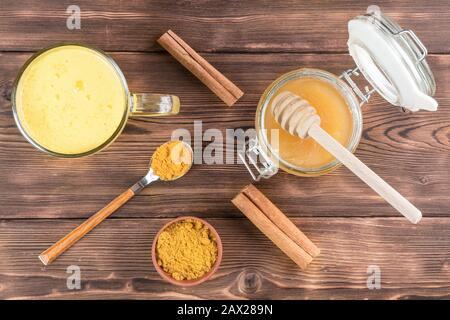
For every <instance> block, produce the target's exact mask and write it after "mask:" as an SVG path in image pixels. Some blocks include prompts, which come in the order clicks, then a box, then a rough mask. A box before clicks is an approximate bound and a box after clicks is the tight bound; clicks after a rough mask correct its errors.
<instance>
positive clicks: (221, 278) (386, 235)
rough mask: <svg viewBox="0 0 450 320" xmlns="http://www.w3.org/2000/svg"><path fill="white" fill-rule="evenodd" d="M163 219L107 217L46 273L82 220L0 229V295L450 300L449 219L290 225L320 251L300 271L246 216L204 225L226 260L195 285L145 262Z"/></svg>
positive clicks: (9, 223) (16, 223)
mask: <svg viewBox="0 0 450 320" xmlns="http://www.w3.org/2000/svg"><path fill="white" fill-rule="evenodd" d="M165 222H167V219H109V220H106V221H105V222H104V223H103V224H102V225H101V226H99V227H98V228H96V229H95V230H93V231H92V232H91V233H90V234H89V235H87V236H86V237H85V238H83V240H82V241H80V242H78V243H77V244H76V245H75V246H74V247H73V248H72V250H70V251H68V252H66V253H65V254H64V255H62V256H61V257H60V258H59V259H58V260H56V261H55V262H54V263H53V264H52V265H51V266H47V267H43V266H42V264H41V262H40V261H39V260H38V259H37V255H38V254H39V252H40V251H41V250H42V249H43V248H45V247H47V246H48V245H49V244H51V243H52V242H53V241H55V240H56V239H58V237H59V235H60V234H62V233H65V232H67V231H68V230H71V229H72V228H73V227H75V226H76V225H77V224H79V223H80V220H64V219H59V220H28V221H27V220H4V221H1V223H0V243H2V249H1V250H0V284H1V286H0V298H3V299H24V298H46V299H60V298H67V299H71V298H80V299H81V298H85V299H88V298H91V299H92V298H123V297H127V298H139V299H145V298H157V299H167V298H194V299H197V298H215V299H219V298H225V299H228V298H230V299H247V298H255V299H256V298H279V299H293V298H296V299H317V298H323V299H343V298H354V299H365V298H372V299H374V298H383V299H384V298H386V299H411V298H418V297H424V296H427V297H435V298H447V299H448V298H450V284H449V282H448V279H449V278H450V267H449V266H450V264H449V263H450V260H449V256H448V252H450V242H449V241H448V234H449V230H450V222H449V219H447V218H425V219H424V220H423V221H422V222H421V224H419V225H417V226H413V225H412V224H410V223H408V222H406V221H405V220H404V219H403V218H355V219H346V218H334V219H329V218H302V219H295V220H294V222H295V223H296V225H297V226H298V227H299V228H301V229H302V230H303V231H304V232H305V233H306V234H307V235H308V237H310V238H311V239H312V240H313V241H314V242H315V243H317V244H318V245H319V246H320V248H322V253H321V254H320V255H319V256H318V257H317V258H315V259H314V261H313V262H312V263H311V264H310V265H309V267H308V269H307V270H306V271H303V272H302V271H300V270H299V268H298V266H297V265H295V264H294V263H293V262H292V261H291V260H290V259H289V258H287V257H286V256H285V255H284V254H283V253H282V252H281V251H280V250H279V249H278V248H276V247H275V246H274V245H273V244H272V243H271V242H270V241H269V240H268V239H267V238H266V237H265V236H263V235H262V234H261V233H260V232H259V230H257V229H256V227H255V226H253V225H252V224H251V223H250V222H249V221H247V220H246V219H208V222H210V223H211V224H212V225H213V226H214V228H216V229H217V231H218V232H219V233H220V235H221V238H222V242H223V247H224V254H223V260H222V263H221V267H220V268H219V270H218V271H217V273H216V274H215V275H214V277H213V278H212V279H211V280H209V281H207V282H205V283H204V284H202V285H200V286H198V287H192V288H180V287H176V286H172V285H170V284H167V283H166V282H164V281H163V280H162V279H161V278H160V277H159V275H158V274H157V272H156V271H155V270H154V268H153V266H152V262H151V257H150V248H151V243H152V241H153V237H154V236H155V234H156V232H157V231H158V230H159V228H161V227H162V226H163V225H164V223H165ZM70 265H78V266H79V267H80V269H81V278H82V282H81V285H82V289H81V290H68V289H67V287H66V279H67V276H68V275H69V274H67V273H66V268H67V267H68V266H70ZM369 265H377V266H379V267H380V269H381V289H380V290H368V289H367V286H366V280H367V276H368V275H367V268H368V266H369Z"/></svg>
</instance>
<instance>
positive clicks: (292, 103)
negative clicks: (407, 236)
mask: <svg viewBox="0 0 450 320" xmlns="http://www.w3.org/2000/svg"><path fill="white" fill-rule="evenodd" d="M271 111H272V113H273V115H274V117H275V120H276V121H277V122H278V123H279V124H280V126H281V127H282V128H283V129H285V130H286V131H288V132H289V133H290V134H292V135H297V136H299V137H300V138H302V139H304V138H306V137H307V136H310V137H311V138H313V139H314V140H315V141H316V142H317V143H319V144H320V145H321V146H322V147H323V148H324V149H325V150H327V151H328V152H329V153H331V154H332V155H333V156H334V157H335V158H336V159H338V160H339V161H340V162H341V163H342V164H344V165H345V166H346V167H347V168H348V169H350V170H351V171H352V172H353V173H354V174H355V175H356V176H358V177H359V178H360V179H361V180H362V181H364V182H365V183H366V184H367V185H368V186H369V187H371V188H372V189H373V190H375V192H377V193H378V194H379V195H380V196H382V197H383V198H384V199H385V200H386V201H387V202H388V203H389V204H390V205H391V206H393V207H394V208H395V209H397V210H398V211H399V212H400V213H401V214H403V215H404V216H405V217H406V218H407V219H408V220H409V221H411V222H412V223H418V222H419V221H420V219H421V218H422V213H421V212H420V210H419V209H417V208H416V207H415V206H414V205H412V204H411V202H409V201H408V200H406V199H405V198H404V197H403V196H402V195H401V194H400V193H398V192H397V191H396V190H395V189H394V188H392V187H391V186H390V185H389V184H388V183H387V182H386V181H384V180H383V179H381V178H380V177H379V176H378V175H377V174H376V173H375V172H373V171H372V170H371V169H370V168H369V167H367V166H366V165H365V164H364V163H363V162H362V161H361V160H359V159H358V158H357V157H356V156H355V155H353V153H351V152H350V151H348V150H347V149H346V148H344V147H343V146H342V145H341V144H340V143H339V142H337V141H336V140H335V139H334V138H333V137H332V136H330V135H329V134H328V133H327V132H326V131H325V130H323V129H322V128H321V127H320V117H319V115H318V114H317V113H316V109H315V108H314V107H313V106H311V105H310V104H309V102H308V101H306V100H305V99H303V98H301V97H300V96H298V95H296V94H294V93H292V92H289V91H285V92H283V93H281V94H279V95H278V96H277V97H275V99H274V100H273V102H272V105H271Z"/></svg>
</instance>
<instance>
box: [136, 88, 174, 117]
mask: <svg viewBox="0 0 450 320" xmlns="http://www.w3.org/2000/svg"><path fill="white" fill-rule="evenodd" d="M131 98H132V106H131V116H138V117H141V116H142V117H155V116H168V115H175V114H177V113H178V112H180V99H179V98H178V97H177V96H173V95H164V94H153V93H133V94H132V95H131Z"/></svg>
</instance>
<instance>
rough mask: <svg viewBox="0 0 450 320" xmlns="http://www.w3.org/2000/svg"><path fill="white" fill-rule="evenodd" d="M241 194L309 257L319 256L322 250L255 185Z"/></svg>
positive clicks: (246, 188)
mask: <svg viewBox="0 0 450 320" xmlns="http://www.w3.org/2000/svg"><path fill="white" fill-rule="evenodd" d="M241 192H242V193H244V194H245V195H246V196H247V197H248V198H250V199H251V200H252V201H253V203H254V204H255V205H256V206H257V207H258V208H259V209H260V210H261V211H263V212H264V214H265V215H266V216H267V217H268V218H269V219H270V220H271V221H272V222H273V223H274V224H275V225H276V226H277V227H278V228H280V229H281V230H283V231H284V233H286V235H287V236H288V237H289V238H291V239H292V240H293V241H294V242H295V243H297V244H298V245H299V246H300V247H302V248H303V249H304V250H305V251H306V252H307V253H308V254H309V255H311V256H312V257H313V258H314V257H316V256H318V255H319V253H320V249H319V248H318V247H317V246H316V245H315V244H314V243H313V242H312V241H311V240H309V239H308V237H307V236H306V235H305V234H304V233H303V232H302V231H301V230H300V229H299V228H297V226H296V225H295V224H293V223H292V221H291V220H289V218H288V217H286V215H284V213H283V212H281V210H280V209H278V207H277V206H275V205H274V204H273V203H272V201H270V200H269V199H268V198H267V197H266V196H265V195H264V194H263V193H262V192H261V191H259V190H258V189H257V188H256V187H255V186H254V185H252V184H250V185H248V186H247V187H245V188H244V189H243V190H242V191H241Z"/></svg>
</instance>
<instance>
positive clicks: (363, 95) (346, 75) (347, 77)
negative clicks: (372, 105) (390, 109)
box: [339, 68, 375, 106]
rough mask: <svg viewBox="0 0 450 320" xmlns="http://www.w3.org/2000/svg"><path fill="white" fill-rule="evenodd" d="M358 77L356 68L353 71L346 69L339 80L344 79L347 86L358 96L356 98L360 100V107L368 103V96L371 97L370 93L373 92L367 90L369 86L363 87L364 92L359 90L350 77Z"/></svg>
mask: <svg viewBox="0 0 450 320" xmlns="http://www.w3.org/2000/svg"><path fill="white" fill-rule="evenodd" d="M353 75H355V76H359V75H360V72H359V69H358V68H355V69H348V70H346V71H344V72H343V73H342V74H341V75H340V76H339V78H340V79H344V80H345V81H346V82H347V83H348V85H349V86H350V87H351V88H352V90H353V92H354V93H355V94H356V95H357V96H358V98H359V99H360V103H359V105H360V106H362V105H363V104H365V103H366V102H368V101H369V99H370V96H371V95H372V93H374V92H375V89H374V88H369V86H365V87H364V90H361V89H360V88H359V87H358V86H357V84H356V83H355V81H353V79H352V76H353Z"/></svg>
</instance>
